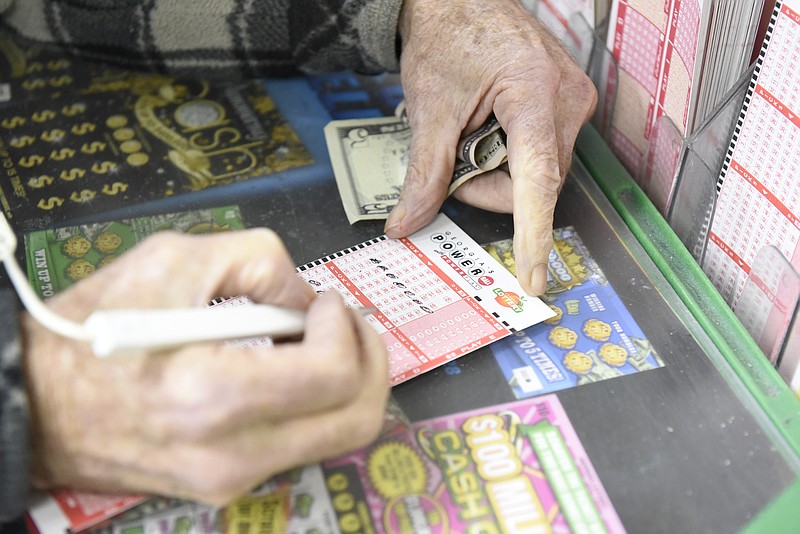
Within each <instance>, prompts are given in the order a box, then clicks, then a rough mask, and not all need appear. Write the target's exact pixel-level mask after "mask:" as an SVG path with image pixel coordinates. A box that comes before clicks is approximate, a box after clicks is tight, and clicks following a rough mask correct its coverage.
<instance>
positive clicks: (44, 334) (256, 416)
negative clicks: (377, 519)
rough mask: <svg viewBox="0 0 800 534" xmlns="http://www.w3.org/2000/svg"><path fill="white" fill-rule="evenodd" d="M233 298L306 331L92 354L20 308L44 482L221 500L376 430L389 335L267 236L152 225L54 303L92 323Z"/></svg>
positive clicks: (36, 473)
mask: <svg viewBox="0 0 800 534" xmlns="http://www.w3.org/2000/svg"><path fill="white" fill-rule="evenodd" d="M225 295H228V296H232V295H248V296H250V297H251V298H252V299H253V300H254V301H255V302H261V303H269V304H276V305H283V306H293V307H300V308H307V309H308V321H307V323H308V327H307V330H306V332H305V336H304V338H303V340H302V341H298V342H287V343H281V344H277V345H275V346H274V347H272V348H255V349H254V348H250V349H244V348H240V347H234V346H222V345H221V344H216V343H198V344H195V345H190V346H185V347H182V348H179V349H176V350H170V351H164V352H160V353H145V352H142V353H134V354H131V355H128V356H120V357H113V358H109V359H97V358H95V356H94V355H93V354H92V352H91V349H90V348H89V346H88V344H86V343H83V342H78V341H72V340H68V339H65V338H62V337H59V336H58V335H56V334H53V333H51V332H50V331H48V330H46V329H44V328H43V327H42V326H41V325H39V324H38V323H37V322H35V321H34V320H33V319H32V318H30V317H29V316H24V317H23V339H24V343H25V344H26V346H25V349H26V376H27V382H28V391H29V398H30V401H31V410H32V413H31V418H32V421H31V424H32V442H33V444H34V448H35V457H34V468H33V477H34V480H35V482H36V483H37V485H38V486H40V487H43V488H46V487H54V486H69V487H74V488H82V489H92V490H108V491H114V492H120V491H127V492H130V491H135V492H147V493H158V494H163V495H170V496H177V497H183V498H191V499H196V500H201V501H205V502H210V503H215V504H222V503H226V502H228V501H230V500H231V499H233V498H235V497H237V496H240V495H242V494H244V493H246V492H247V491H248V490H250V489H252V488H253V487H254V486H256V485H257V484H258V483H260V482H262V481H264V480H266V479H267V478H269V477H270V476H271V475H273V474H275V473H278V472H280V471H283V470H286V469H288V468H291V467H294V466H297V465H300V464H305V463H309V462H314V461H319V460H321V459H324V458H330V457H333V456H336V455H339V454H342V453H344V452H347V451H349V450H352V449H355V448H358V447H361V446H364V445H366V444H367V443H369V442H370V441H371V440H372V439H374V438H375V437H376V436H377V434H378V432H379V430H380V428H381V423H382V418H383V411H384V407H385V404H386V400H387V397H388V392H389V377H388V363H387V362H388V360H387V356H386V351H385V347H384V345H383V342H382V341H381V340H380V338H379V337H378V335H377V334H376V332H375V331H374V330H373V329H372V328H371V327H370V326H369V324H367V322H366V321H365V320H364V319H363V318H361V317H359V316H357V314H355V313H350V311H349V310H347V309H346V308H345V306H344V303H343V301H342V299H341V298H340V297H339V296H338V295H336V294H335V293H333V292H331V293H330V294H325V295H323V296H321V297H320V298H318V299H314V292H313V291H312V290H311V289H310V287H309V286H308V285H307V284H306V283H305V282H304V281H303V280H302V279H301V278H300V277H299V276H297V275H296V273H295V269H294V266H293V264H292V262H291V260H290V258H289V256H288V254H287V253H286V251H285V249H284V247H283V244H282V243H281V241H280V239H279V238H278V237H277V236H276V235H275V234H274V233H273V232H270V231H267V230H249V231H246V232H240V233H236V234H217V235H213V236H202V237H189V236H181V235H178V234H167V233H164V234H158V235H156V236H153V237H151V238H149V239H148V240H146V241H145V242H143V243H142V244H141V245H139V246H137V247H136V248H135V249H133V250H131V251H130V252H128V253H126V254H125V255H123V256H122V257H120V258H119V259H118V260H117V261H116V262H114V263H112V264H110V265H108V266H106V267H104V268H103V269H101V270H100V271H98V272H97V273H95V274H94V275H92V276H90V277H89V278H87V279H85V280H83V281H82V282H80V283H79V284H77V285H75V286H73V287H72V288H70V289H68V290H67V291H65V292H64V293H62V294H60V295H58V296H56V297H54V298H53V299H51V300H50V301H49V306H50V307H51V308H52V309H53V310H54V311H56V312H58V313H60V314H63V315H64V316H66V317H68V318H70V319H72V320H74V321H83V320H84V319H85V318H86V317H87V316H88V315H89V313H91V312H92V311H93V310H95V309H108V308H120V307H138V308H159V307H161V308H163V307H182V306H202V305H204V304H205V303H206V302H208V301H209V300H211V299H212V298H214V297H218V296H225Z"/></svg>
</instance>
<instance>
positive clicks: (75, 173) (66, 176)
mask: <svg viewBox="0 0 800 534" xmlns="http://www.w3.org/2000/svg"><path fill="white" fill-rule="evenodd" d="M85 175H86V171H85V170H83V169H77V168H72V169H70V170H68V171H67V170H63V171H61V174H60V175H59V176H58V177H59V178H61V179H62V180H64V181H66V182H71V181H73V180H75V179H76V178H83V177H84V176H85Z"/></svg>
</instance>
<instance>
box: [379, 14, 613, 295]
mask: <svg viewBox="0 0 800 534" xmlns="http://www.w3.org/2000/svg"><path fill="white" fill-rule="evenodd" d="M398 29H399V33H400V37H401V41H402V51H401V55H400V74H401V81H402V84H403V93H404V95H405V99H406V109H407V112H408V122H409V125H410V126H411V130H412V132H413V137H412V143H411V150H410V151H409V155H408V173H407V175H406V177H405V181H404V183H403V191H402V194H401V197H400V200H399V201H398V204H397V206H396V207H395V209H394V210H393V211H392V213H391V214H390V216H389V218H388V220H387V221H386V233H387V235H389V236H390V237H402V236H405V235H408V234H409V233H413V232H414V231H416V230H417V229H419V228H421V227H423V226H425V225H426V224H427V223H428V222H429V221H431V220H432V219H433V217H434V216H435V215H436V213H437V212H438V210H439V208H440V207H441V203H442V202H443V201H444V199H445V198H446V193H447V190H448V189H449V186H450V184H451V183H452V174H453V163H454V161H455V160H456V157H455V150H456V147H457V146H458V144H459V140H460V139H461V137H462V136H463V134H464V132H473V131H476V130H478V128H480V126H481V125H483V124H484V123H485V122H486V120H487V118H488V117H490V116H494V117H495V118H496V119H497V122H498V123H499V124H500V127H501V128H502V130H503V131H504V132H505V134H506V135H507V137H506V147H507V150H508V169H509V172H508V173H506V172H503V171H502V170H500V169H495V170H494V171H489V172H485V173H482V174H480V175H478V176H476V177H473V178H471V179H469V180H468V181H467V182H465V183H463V184H462V185H461V186H460V187H459V188H458V189H457V190H456V191H455V193H454V196H455V197H457V198H458V199H459V200H462V201H464V202H466V203H468V204H472V205H474V206H478V207H481V208H485V209H490V210H493V211H499V212H505V213H510V212H513V214H514V250H515V251H516V256H515V259H516V263H517V272H518V278H519V281H520V284H521V285H522V287H523V288H525V290H526V291H527V292H529V293H531V294H534V295H539V294H541V293H543V292H544V290H545V287H546V284H547V258H548V255H549V253H550V249H551V248H552V245H553V241H552V226H553V214H554V210H555V206H556V201H557V199H558V193H559V191H560V190H561V184H562V183H563V180H564V178H565V177H566V174H567V171H568V170H569V166H570V163H571V159H572V149H573V146H574V144H575V139H576V137H577V135H578V131H579V130H580V128H581V126H582V125H583V123H584V122H586V121H587V120H588V119H589V118H590V117H591V116H592V114H593V112H594V106H595V103H596V100H597V92H596V90H595V88H594V86H593V85H592V82H591V80H590V79H589V78H588V77H587V76H586V74H585V73H584V72H583V71H582V70H581V68H580V67H578V66H577V65H576V64H575V62H574V61H573V59H572V58H571V57H570V56H569V54H568V53H567V52H566V51H565V50H564V49H563V48H562V47H561V45H560V43H559V42H558V41H557V39H556V38H555V37H553V36H552V35H551V34H550V33H549V32H548V31H547V30H546V29H545V28H544V27H543V26H542V25H541V24H540V23H539V22H538V21H537V20H536V19H535V18H534V17H533V16H532V15H531V14H530V13H529V12H528V11H526V9H525V8H524V6H523V5H522V3H521V2H519V1H518V0H497V1H495V2H485V1H483V0H463V1H461V2H448V3H442V2H440V1H438V0H404V1H403V5H402V8H401V12H400V20H399V24H398Z"/></svg>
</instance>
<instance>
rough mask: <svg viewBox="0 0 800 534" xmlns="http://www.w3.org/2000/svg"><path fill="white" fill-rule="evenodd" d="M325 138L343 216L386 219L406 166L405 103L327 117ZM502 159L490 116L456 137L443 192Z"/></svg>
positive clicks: (501, 141)
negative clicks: (383, 113)
mask: <svg viewBox="0 0 800 534" xmlns="http://www.w3.org/2000/svg"><path fill="white" fill-rule="evenodd" d="M325 141H326V142H327V145H328V153H329V154H330V158H331V164H332V165H333V172H334V175H335V177H336V185H337V186H338V188H339V194H340V196H341V198H342V204H343V206H344V210H345V212H346V213H347V220H348V221H350V223H351V224H352V223H354V222H356V221H362V220H369V219H385V218H386V217H387V216H388V215H389V212H390V211H391V210H392V208H394V206H395V204H397V200H398V199H399V198H400V192H401V191H402V188H403V181H404V179H405V175H406V169H407V167H408V157H409V151H410V149H411V128H410V127H409V126H408V122H407V121H406V119H405V108H404V106H403V105H402V104H401V105H400V106H398V109H397V110H396V112H395V116H393V117H378V118H368V119H351V120H337V121H331V122H330V123H328V125H327V126H326V127H325ZM507 159H508V152H507V150H506V144H505V133H504V132H503V130H502V129H501V128H500V124H499V123H498V122H497V120H496V119H495V118H494V117H490V118H489V119H488V120H487V121H486V122H485V123H484V124H483V125H482V126H481V127H480V128H479V129H478V130H476V131H474V132H472V133H470V134H468V135H465V136H464V137H462V139H461V140H460V142H459V144H458V147H457V148H456V162H455V168H454V171H453V177H452V180H451V182H450V185H449V187H448V190H447V194H448V195H452V194H453V192H454V191H455V190H456V189H458V188H459V187H460V186H461V185H463V184H464V183H465V182H467V181H468V180H470V179H472V178H474V177H475V176H478V175H480V174H482V173H485V172H488V171H490V170H492V169H496V168H497V167H499V166H500V165H502V164H503V163H505V162H506V161H507Z"/></svg>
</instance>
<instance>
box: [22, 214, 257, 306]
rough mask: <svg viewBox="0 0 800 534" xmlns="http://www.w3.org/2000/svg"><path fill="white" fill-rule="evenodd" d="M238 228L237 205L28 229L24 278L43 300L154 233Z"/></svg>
mask: <svg viewBox="0 0 800 534" xmlns="http://www.w3.org/2000/svg"><path fill="white" fill-rule="evenodd" d="M242 229H244V224H243V223H242V217H241V214H240V213H239V208H238V207H236V206H226V207H220V208H211V209H202V210H196V211H187V212H179V213H168V214H165V215H153V216H149V217H138V218H135V219H123V220H119V221H109V222H103V223H97V224H84V225H79V226H64V227H61V228H51V229H48V230H41V231H37V232H32V233H30V234H28V235H26V236H25V256H26V261H27V266H28V279H29V280H30V282H31V284H32V285H33V287H34V289H35V290H36V292H37V293H38V294H39V296H40V297H42V298H47V297H51V296H53V295H55V294H56V293H58V292H59V291H61V290H63V289H65V288H67V287H69V286H70V285H72V284H74V283H75V282H77V281H78V280H81V279H82V278H85V277H86V276H88V275H90V274H91V273H93V272H94V271H96V270H97V269H100V268H101V267H103V266H104V265H107V264H109V263H111V262H112V261H114V260H115V259H116V258H117V257H119V255H120V254H122V253H123V252H125V251H126V250H128V249H130V248H131V247H133V246H134V245H135V244H136V243H138V242H139V241H141V240H143V239H144V238H145V237H147V236H149V235H152V234H155V233H156V232H160V231H162V230H174V231H177V232H181V233H186V234H209V233H214V232H226V231H229V230H242Z"/></svg>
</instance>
